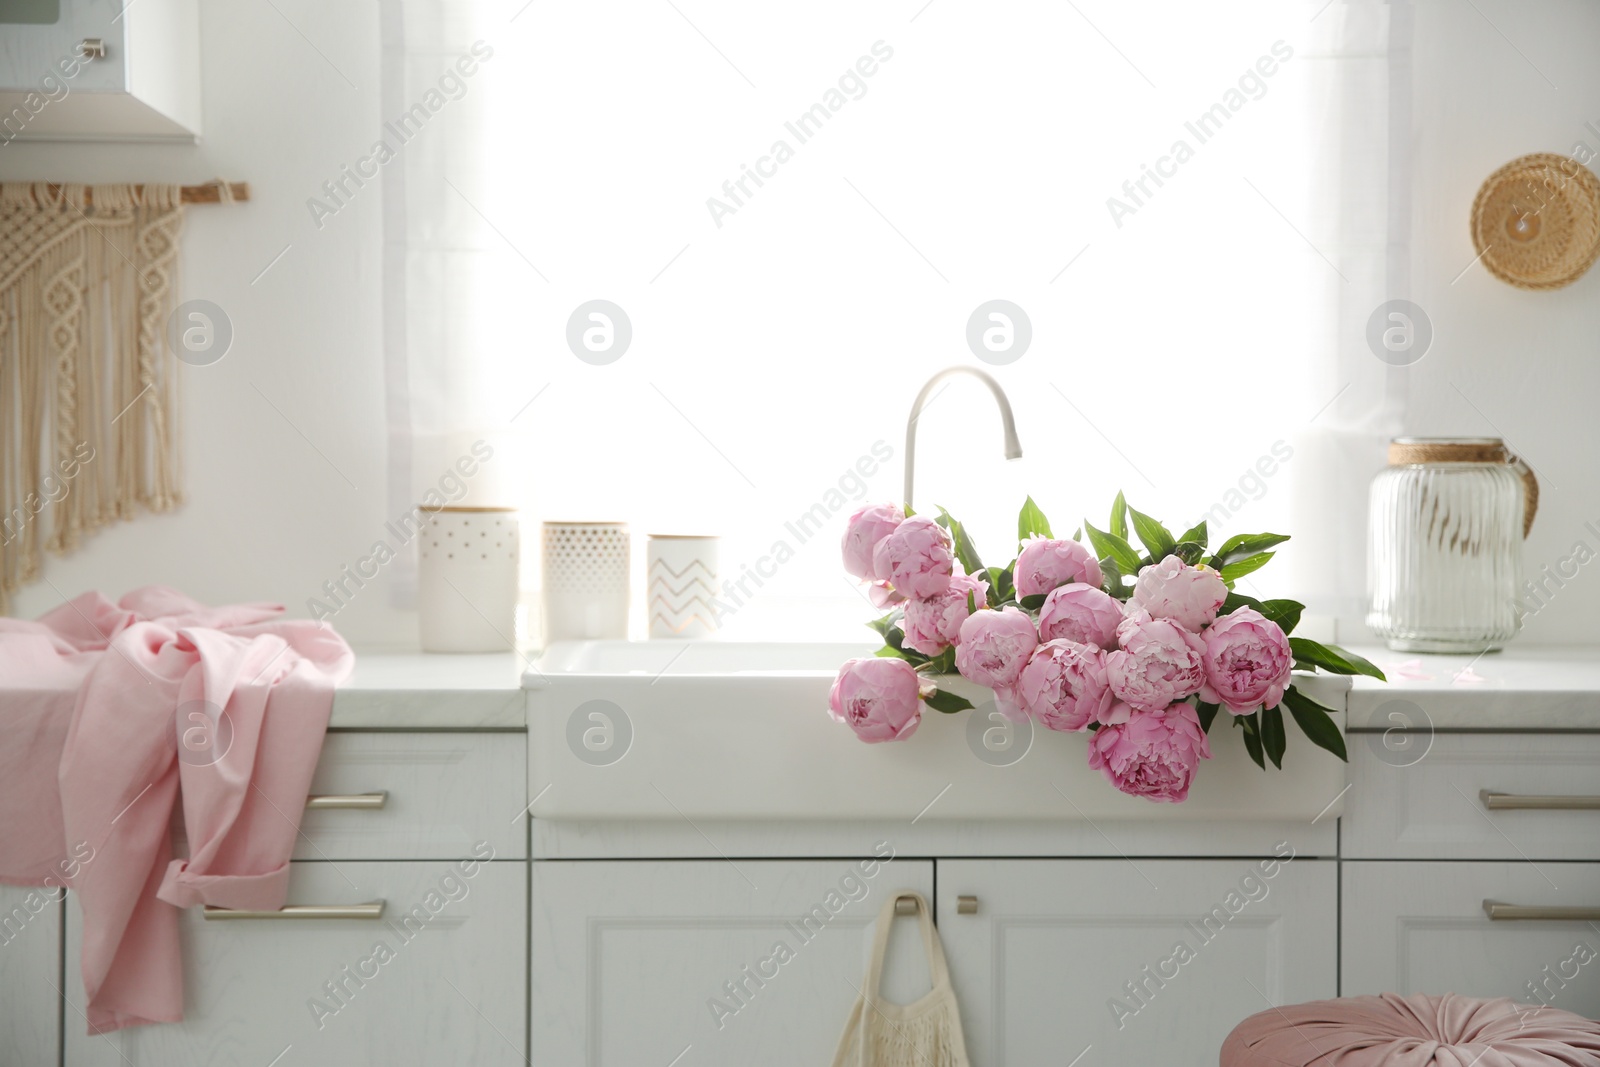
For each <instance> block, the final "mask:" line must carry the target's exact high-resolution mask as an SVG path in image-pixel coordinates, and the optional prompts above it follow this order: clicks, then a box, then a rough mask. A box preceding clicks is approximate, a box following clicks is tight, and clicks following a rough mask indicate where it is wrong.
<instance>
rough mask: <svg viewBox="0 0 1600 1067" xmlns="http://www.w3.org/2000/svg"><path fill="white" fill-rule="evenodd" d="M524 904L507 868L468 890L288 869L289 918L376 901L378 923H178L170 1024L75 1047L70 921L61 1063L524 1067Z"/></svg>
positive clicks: (310, 866) (514, 874) (433, 876)
mask: <svg viewBox="0 0 1600 1067" xmlns="http://www.w3.org/2000/svg"><path fill="white" fill-rule="evenodd" d="M526 893H527V865H526V864H524V863H521V862H492V863H482V864H479V865H478V866H477V867H476V868H475V870H474V871H473V873H472V875H471V877H466V876H464V875H462V874H461V871H460V869H459V868H458V867H457V866H456V864H455V863H454V862H446V861H416V862H405V863H367V862H359V863H358V862H342V861H341V862H333V863H295V864H294V865H293V874H292V876H291V878H290V890H289V900H290V902H291V903H292V904H352V903H358V902H362V903H364V902H368V901H373V900H383V901H384V902H385V908H384V914H383V917H382V918H381V919H377V920H370V919H281V918H275V919H242V918H235V919H206V918H205V917H204V916H203V915H202V913H201V912H200V910H199V909H195V908H191V909H189V910H187V911H185V912H184V914H183V918H182V924H181V925H182V931H181V934H182V938H183V969H184V975H183V984H184V990H185V992H184V1021H183V1022H181V1023H167V1024H157V1025H154V1026H140V1027H133V1028H130V1029H126V1030H119V1031H117V1032H116V1033H115V1034H112V1035H110V1036H109V1037H89V1036H86V1035H85V1033H84V1030H85V1023H86V1020H85V1017H84V1015H83V981H82V979H81V977H80V976H79V971H78V953H79V944H80V941H81V937H80V932H81V929H82V917H81V915H79V914H78V913H77V911H76V909H75V908H74V909H72V911H71V914H69V916H68V920H67V928H68V934H67V962H68V966H67V987H66V992H67V997H68V1003H69V1006H68V1008H67V1027H66V1033H67V1057H66V1058H67V1062H68V1063H70V1064H73V1065H74V1067H78V1065H83V1067H100V1065H105V1067H201V1065H206V1067H266V1065H268V1064H281V1067H291V1065H293V1067H310V1065H326V1067H350V1065H351V1064H360V1063H441V1064H443V1063H471V1064H474V1065H478V1064H494V1065H504V1067H513V1065H515V1064H520V1063H523V1062H524V1049H523V1045H524V1032H525V1031H524V1023H525V1019H526V1016H525V1014H524V1011H525V1007H524V1005H525V1000H524V998H523V986H524V981H525V975H526V973H527V972H526V950H527V927H526V925H525V916H526V915H527V910H526V908H527V905H526ZM433 894H436V895H433ZM414 909H421V910H420V914H419V913H418V912H417V911H416V910H414ZM408 914H409V915H410V916H411V918H409V919H408V917H407V916H408ZM379 945H383V946H386V951H380V950H379V949H378V947H377V946H379ZM280 1057H281V1058H280Z"/></svg>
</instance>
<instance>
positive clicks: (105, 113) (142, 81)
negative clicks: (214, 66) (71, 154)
mask: <svg viewBox="0 0 1600 1067" xmlns="http://www.w3.org/2000/svg"><path fill="white" fill-rule="evenodd" d="M0 20H7V21H0V142H5V141H10V140H12V139H21V140H131V141H191V142H192V141H194V140H195V138H196V137H197V136H198V134H199V133H200V12H199V3H198V0H138V2H137V3H124V2H120V0H119V2H111V0H24V2H22V3H14V4H8V5H5V10H4V12H3V13H0Z"/></svg>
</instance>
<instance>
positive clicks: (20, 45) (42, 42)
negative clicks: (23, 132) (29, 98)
mask: <svg viewBox="0 0 1600 1067" xmlns="http://www.w3.org/2000/svg"><path fill="white" fill-rule="evenodd" d="M25 6H26V7H27V8H28V9H30V10H29V13H28V14H27V15H26V16H19V17H26V18H27V19H28V21H26V22H0V89H17V90H33V91H35V92H40V93H44V92H46V91H48V92H50V93H52V94H56V95H57V98H60V97H59V94H60V93H61V92H62V87H65V89H66V91H67V92H68V93H74V92H78V91H80V90H85V89H91V90H118V89H122V88H125V87H126V84H127V81H126V79H127V69H128V67H127V58H126V57H125V56H124V55H123V39H124V38H123V26H122V17H121V13H120V12H119V11H118V7H119V6H120V5H117V4H107V3H101V2H99V0H56V2H51V0H42V2H38V3H30V4H27V5H25ZM39 20H49V21H39ZM91 38H98V39H100V40H101V41H103V42H104V43H105V46H106V54H105V55H104V56H103V57H101V58H99V59H93V60H84V59H83V58H82V56H81V55H80V44H81V42H83V41H85V40H88V39H91ZM69 72H70V73H69ZM52 79H53V80H52ZM6 132H8V133H13V134H14V133H16V132H18V131H17V130H14V129H13V130H9V131H6Z"/></svg>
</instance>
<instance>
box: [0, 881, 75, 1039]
mask: <svg viewBox="0 0 1600 1067" xmlns="http://www.w3.org/2000/svg"><path fill="white" fill-rule="evenodd" d="M59 892H60V890H57V889H46V888H44V887H42V886H40V887H37V888H36V887H31V886H14V885H0V1063H6V1064H11V1063H16V1064H40V1065H49V1064H54V1063H56V1062H57V1061H58V1060H59V1059H60V1052H59V1048H58V1042H59V1040H60V1034H61V1030H60V1023H61V998H60V996H58V995H57V994H56V990H57V989H59V988H60V987H61V907H62V906H61V901H59V900H58V899H56V894H57V893H59Z"/></svg>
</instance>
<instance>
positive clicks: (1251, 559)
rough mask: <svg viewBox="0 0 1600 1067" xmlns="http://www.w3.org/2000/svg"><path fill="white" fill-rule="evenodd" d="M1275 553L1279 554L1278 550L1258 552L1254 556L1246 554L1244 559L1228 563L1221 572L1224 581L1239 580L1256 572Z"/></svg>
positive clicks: (1270, 559)
mask: <svg viewBox="0 0 1600 1067" xmlns="http://www.w3.org/2000/svg"><path fill="white" fill-rule="evenodd" d="M1275 555H1277V553H1276V552H1257V553H1256V554H1255V555H1253V556H1246V557H1245V558H1244V559H1241V560H1237V561H1235V562H1233V563H1230V564H1228V565H1227V566H1225V567H1223V568H1222V570H1221V571H1220V572H1219V573H1220V574H1221V575H1222V580H1223V581H1225V582H1237V581H1238V580H1239V579H1240V578H1243V577H1244V576H1245V575H1247V574H1254V573H1255V572H1256V571H1258V570H1260V569H1261V568H1262V567H1265V566H1266V565H1267V564H1268V563H1270V562H1271V561H1272V557H1273V556H1275Z"/></svg>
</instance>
